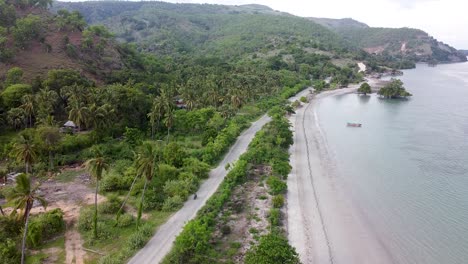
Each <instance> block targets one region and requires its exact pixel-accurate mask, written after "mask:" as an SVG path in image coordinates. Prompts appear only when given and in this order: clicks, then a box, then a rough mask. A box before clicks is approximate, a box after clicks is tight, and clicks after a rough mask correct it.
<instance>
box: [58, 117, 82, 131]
mask: <svg viewBox="0 0 468 264" xmlns="http://www.w3.org/2000/svg"><path fill="white" fill-rule="evenodd" d="M60 132H62V133H76V132H78V126H77V125H76V124H75V123H74V122H73V121H70V120H68V121H67V122H66V123H65V124H63V126H62V127H61V128H60Z"/></svg>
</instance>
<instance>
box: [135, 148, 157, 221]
mask: <svg viewBox="0 0 468 264" xmlns="http://www.w3.org/2000/svg"><path fill="white" fill-rule="evenodd" d="M157 156H158V154H157V152H156V149H155V148H154V147H153V145H151V144H149V143H145V144H144V145H143V146H142V148H141V150H140V152H139V153H138V154H137V157H136V170H137V175H138V176H139V177H145V185H144V187H143V192H142V193H141V200H140V205H139V207H138V216H137V227H138V226H139V225H140V219H141V213H142V211H143V201H144V199H145V191H146V187H147V185H148V182H149V181H151V180H152V179H153V175H154V172H155V168H156V158H157Z"/></svg>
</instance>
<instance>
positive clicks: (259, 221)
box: [212, 166, 271, 263]
mask: <svg viewBox="0 0 468 264" xmlns="http://www.w3.org/2000/svg"><path fill="white" fill-rule="evenodd" d="M270 173H271V169H270V168H269V167H267V166H257V167H254V168H253V169H252V170H251V172H250V174H249V177H248V180H247V181H246V182H245V183H244V184H242V185H239V186H238V187H237V188H236V189H235V190H234V191H233V194H232V195H231V200H230V202H228V203H227V204H226V205H225V208H224V209H223V211H222V212H221V214H220V215H219V216H218V219H217V220H216V222H217V223H218V224H217V226H216V231H215V232H214V235H213V238H212V243H213V244H215V248H216V251H217V252H219V255H218V256H219V258H220V259H219V261H220V262H230V261H234V262H235V263H244V258H245V254H246V253H247V251H248V250H249V249H250V248H251V247H252V246H253V245H255V244H257V241H258V239H259V238H260V236H262V235H265V234H267V233H268V231H269V230H268V226H269V223H268V211H269V210H270V208H271V195H270V194H269V193H268V190H267V187H266V183H265V178H266V176H268V175H269V174H270Z"/></svg>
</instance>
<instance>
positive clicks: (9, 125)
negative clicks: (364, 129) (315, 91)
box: [0, 0, 362, 263]
mask: <svg viewBox="0 0 468 264" xmlns="http://www.w3.org/2000/svg"><path fill="white" fill-rule="evenodd" d="M0 1H1V2H0V5H1V6H2V7H5V8H6V9H8V10H10V11H11V12H9V13H8V14H9V15H8V16H1V17H0V18H1V19H0V20H1V21H0V26H1V27H3V28H0V30H2V32H4V34H3V33H2V34H1V38H0V44H2V43H3V44H2V45H3V46H2V45H0V54H3V55H5V54H6V55H7V56H6V57H3V59H5V62H8V64H5V63H2V64H0V69H1V71H2V72H4V75H3V76H2V77H1V79H0V119H1V122H0V133H1V135H0V173H1V175H0V176H2V177H0V178H1V180H2V182H3V183H4V184H5V186H2V187H1V191H0V199H2V201H4V204H2V207H1V209H2V216H0V227H1V228H2V229H3V230H6V231H5V232H4V233H2V235H1V236H0V251H1V252H3V253H2V255H1V258H3V259H1V260H2V261H0V262H2V263H17V262H18V261H21V259H22V258H23V259H26V257H28V255H29V256H30V255H31V254H30V253H32V251H28V249H38V248H41V247H43V246H44V245H46V244H52V243H54V241H58V242H55V243H58V244H60V245H61V248H62V251H63V236H64V230H65V229H66V228H67V229H68V228H71V229H74V228H76V231H78V232H79V233H80V234H81V236H82V238H83V240H84V246H85V247H87V248H92V249H93V250H95V251H101V250H102V251H106V253H109V255H111V256H106V257H104V258H103V259H102V260H99V255H95V256H94V255H93V257H91V258H92V259H91V260H90V261H95V262H98V261H101V263H108V262H106V261H107V259H108V258H114V259H115V260H116V261H117V262H124V261H125V260H126V259H128V258H129V257H130V256H131V255H132V254H134V253H135V252H136V251H137V250H138V249H139V248H141V247H143V246H144V244H145V243H146V241H147V240H148V239H149V238H150V237H151V236H152V234H153V233H154V230H155V227H157V226H158V225H160V224H161V223H162V222H164V221H165V220H166V219H167V218H168V217H169V216H170V215H171V213H172V212H174V211H176V210H178V209H179V208H181V207H182V205H183V203H184V202H185V201H186V200H187V199H188V197H189V196H190V195H192V194H194V193H195V192H196V191H197V189H198V187H199V185H200V183H201V182H202V181H203V180H204V179H206V178H207V177H208V172H209V170H210V168H211V166H212V165H215V164H216V163H217V162H218V161H219V160H220V158H221V157H222V155H224V154H225V152H226V151H227V150H228V149H229V147H230V146H231V145H232V143H233V142H235V140H236V138H237V137H238V136H239V134H240V133H241V132H242V131H243V130H244V129H245V128H247V127H248V126H250V123H251V121H253V120H255V119H256V118H258V117H259V116H261V115H262V114H264V113H266V112H267V111H269V110H270V109H272V108H274V109H276V110H275V111H276V112H275V111H274V112H275V113H274V114H272V115H273V117H274V121H273V122H272V124H271V125H268V127H267V128H266V131H267V132H268V133H270V134H272V135H274V137H272V135H269V134H268V133H265V132H262V134H260V135H259V136H258V137H257V138H256V141H255V142H256V143H252V147H251V149H252V150H250V151H249V153H250V154H249V155H250V156H248V155H246V156H245V157H244V158H243V159H242V160H244V163H245V166H247V165H248V167H249V168H250V166H265V167H271V168H272V174H271V175H267V176H268V177H266V179H265V180H266V184H267V185H268V186H269V194H268V195H269V196H267V197H268V199H271V200H272V201H275V202H272V203H274V204H275V206H274V208H272V209H271V214H270V215H271V220H268V221H270V222H271V227H272V228H270V229H268V230H269V231H271V232H269V233H268V234H265V236H263V235H262V236H259V237H258V239H256V240H255V241H257V242H258V245H256V247H254V248H252V253H249V254H248V255H249V256H251V257H249V258H250V259H252V261H254V260H255V259H256V256H258V254H261V253H260V252H261V251H262V248H263V247H264V246H265V245H266V247H269V245H270V244H272V245H279V246H280V247H284V248H286V249H287V250H288V256H290V257H291V259H293V260H294V259H296V258H297V255H296V254H295V253H294V251H293V250H291V249H290V248H289V246H288V245H287V243H285V242H287V241H286V240H285V239H284V234H283V231H282V230H281V228H280V226H281V224H280V222H281V221H280V220H281V212H280V211H279V208H281V204H282V202H281V201H282V200H283V199H284V198H283V197H282V194H283V192H284V190H285V183H284V179H285V175H287V172H288V170H289V165H288V164H287V163H288V162H287V152H286V148H287V146H289V144H290V143H291V142H290V141H291V139H290V132H289V130H288V125H287V122H286V121H285V120H284V118H283V117H282V116H283V115H284V111H283V110H282V109H281V110H279V109H278V108H277V107H276V106H282V107H283V108H284V107H285V106H284V104H285V101H284V100H285V99H286V98H288V97H290V96H292V95H294V94H296V93H297V92H299V91H300V90H302V89H304V88H305V87H307V86H310V85H311V84H312V82H311V79H312V80H313V82H314V83H322V82H323V79H325V78H330V82H329V83H328V82H327V83H326V86H324V87H323V89H327V88H329V87H331V88H336V87H340V86H344V85H346V84H348V83H352V82H357V81H359V80H361V78H362V75H361V74H359V73H357V68H356V65H354V64H353V63H345V64H342V65H341V66H337V64H335V63H333V60H334V59H336V58H335V57H334V56H335V55H336V56H338V55H337V54H347V55H350V56H351V53H348V52H347V51H346V49H343V48H342V46H339V45H338V44H336V45H338V46H335V45H331V43H332V42H333V41H332V40H333V39H334V38H335V36H334V35H329V36H328V37H329V38H330V42H329V43H330V45H326V44H325V43H326V42H324V39H321V37H320V36H317V37H316V38H317V42H307V41H305V40H301V41H300V43H302V42H304V41H305V44H304V46H303V47H306V46H307V47H309V46H310V48H312V49H317V50H322V51H328V52H329V53H311V52H308V51H307V50H305V49H303V47H301V48H297V47H296V43H297V41H293V40H291V41H285V42H283V41H281V43H282V44H281V47H282V48H284V50H285V51H280V52H278V53H276V52H274V55H272V56H263V55H261V54H257V55H255V56H254V54H253V53H252V50H255V49H256V48H254V49H250V50H247V51H243V50H237V51H236V52H238V54H239V56H237V55H236V56H234V55H233V56H224V55H222V54H220V53H216V52H213V54H197V53H196V52H194V51H193V52H190V49H189V50H187V51H186V52H182V53H181V52H180V51H171V52H169V53H167V54H164V56H163V55H162V54H159V53H156V54H149V53H147V52H141V50H146V51H149V50H147V49H143V48H142V47H144V46H139V45H132V44H118V43H117V42H116V41H115V38H114V36H113V34H112V33H110V32H109V31H108V30H107V29H106V28H105V27H103V26H90V25H87V24H86V22H85V21H84V17H83V16H81V15H80V14H79V13H78V12H75V11H59V12H57V13H56V14H51V13H49V12H47V11H46V10H45V7H46V6H47V5H49V4H50V3H47V4H45V5H43V4H37V3H36V2H34V3H33V2H31V3H21V4H20V3H17V2H15V1H3V0H0ZM2 10H3V9H2ZM261 19H265V18H261ZM261 19H260V20H261ZM262 21H263V20H262ZM304 23H305V22H304ZM260 24H261V23H260V22H258V23H256V25H257V26H260ZM270 30H273V29H272V28H270ZM320 30H322V29H321V28H320ZM244 33H245V32H244ZM244 33H243V34H244ZM327 34H328V33H327ZM51 36H53V37H51ZM263 36H266V33H265V34H264V35H263ZM328 37H327V38H328ZM243 41H244V42H248V41H249V40H248V38H243ZM260 43H261V40H260V39H255V43H252V45H254V46H257V45H260ZM218 44H219V45H220V46H219V48H221V47H223V46H222V43H218ZM218 44H216V45H218ZM213 45H214V44H213ZM38 47H39V48H38ZM267 49H269V50H275V49H276V48H275V47H274V46H271V47H270V46H269V47H268V48H267ZM32 50H34V52H31V51H32ZM218 50H219V49H218ZM59 51H60V52H59ZM54 52H58V53H57V54H59V53H60V54H62V55H63V56H62V55H60V56H59V55H57V56H54V58H57V60H56V61H54V62H53V63H54V64H48V63H50V62H49V61H44V64H45V65H48V66H44V67H40V68H34V69H32V68H31V67H18V65H19V64H21V60H22V59H24V56H25V54H27V57H28V59H29V60H30V61H31V63H33V62H37V61H40V60H41V59H42V58H43V57H42V56H48V54H49V55H50V54H51V53H52V54H55V53H54ZM334 54H335V55H334ZM3 55H2V56H3ZM47 58H50V57H47ZM2 62H4V61H2ZM70 63H72V64H70ZM16 64H18V65H16ZM21 65H23V64H21ZM51 65H55V66H51ZM58 65H64V66H63V67H62V66H58ZM255 150H257V151H259V152H258V153H257V152H256V151H255ZM270 152H271V153H270ZM269 153H270V154H269ZM241 163H242V162H241V161H240V162H239V163H238V164H237V165H236V166H235V167H234V168H233V169H232V170H231V172H230V173H235V172H236V171H237V172H239V173H240V174H243V175H241V176H242V177H243V176H245V171H243V170H242V169H239V166H241ZM70 168H75V169H73V170H72V169H70ZM245 168H247V167H245ZM77 178H80V179H84V180H83V181H84V182H85V185H86V187H89V188H93V194H94V197H93V203H92V204H90V205H80V206H81V210H80V214H79V217H77V219H76V220H77V223H76V225H75V226H73V225H67V223H65V222H64V219H63V211H61V210H60V209H57V210H52V211H47V212H45V213H41V214H38V213H37V212H36V211H35V210H37V209H36V208H37V207H36V206H33V205H34V202H35V201H36V202H41V204H42V205H44V206H46V204H47V200H55V199H50V195H51V194H50V193H43V192H42V191H41V184H42V185H44V184H51V183H54V182H68V183H70V184H75V183H76V181H75V180H76V179H77ZM47 195H49V197H47ZM98 197H104V199H103V200H102V201H98V200H99V199H98ZM4 209H5V210H4ZM7 209H8V210H7ZM32 209H34V210H32ZM269 219H270V218H269ZM122 241H124V242H123V243H122ZM116 244H119V247H116V246H115V245H116ZM116 252H119V254H115V253H116ZM58 255H60V256H61V257H63V255H64V253H63V252H62V253H60V254H58ZM41 258H43V256H40V254H39V255H34V256H30V258H29V259H30V260H29V261H32V260H37V259H41ZM288 258H289V257H288Z"/></svg>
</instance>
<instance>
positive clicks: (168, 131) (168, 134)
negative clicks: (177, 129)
mask: <svg viewBox="0 0 468 264" xmlns="http://www.w3.org/2000/svg"><path fill="white" fill-rule="evenodd" d="M170 131H171V129H170V128H167V143H169V137H170Z"/></svg>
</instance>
